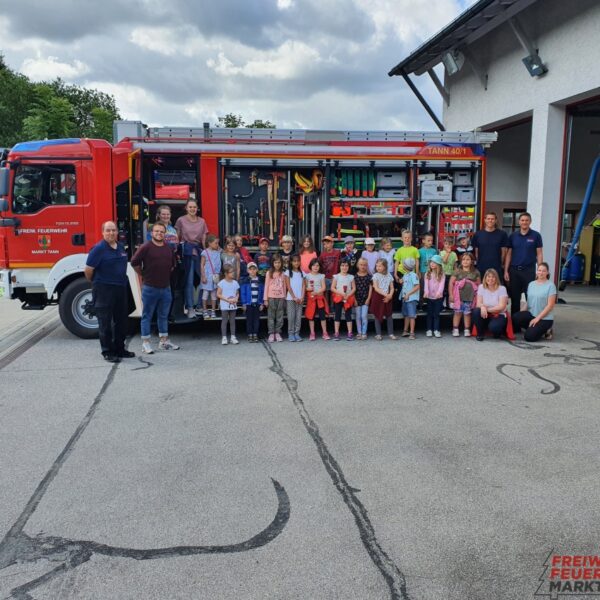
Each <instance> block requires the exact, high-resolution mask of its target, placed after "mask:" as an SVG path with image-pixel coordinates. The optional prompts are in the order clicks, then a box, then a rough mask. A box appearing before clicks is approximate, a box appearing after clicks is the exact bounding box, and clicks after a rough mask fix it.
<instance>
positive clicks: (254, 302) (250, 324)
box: [240, 262, 265, 343]
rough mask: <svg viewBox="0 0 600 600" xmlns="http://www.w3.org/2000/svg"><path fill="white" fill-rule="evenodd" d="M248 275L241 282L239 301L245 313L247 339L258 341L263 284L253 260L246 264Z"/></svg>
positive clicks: (263, 291)
mask: <svg viewBox="0 0 600 600" xmlns="http://www.w3.org/2000/svg"><path fill="white" fill-rule="evenodd" d="M247 269H248V277H247V278H246V280H245V281H244V282H243V283H242V286H241V289H240V297H241V303H242V307H243V310H244V312H245V313H246V334H247V335H248V341H249V342H251V343H253V342H258V332H259V329H260V312H261V311H262V310H263V308H264V305H263V303H262V300H263V294H264V293H265V286H264V284H263V282H262V281H261V280H260V277H259V276H258V266H257V264H256V263H255V262H249V263H248V265H247Z"/></svg>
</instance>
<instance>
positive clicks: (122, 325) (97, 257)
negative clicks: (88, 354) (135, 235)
mask: <svg viewBox="0 0 600 600" xmlns="http://www.w3.org/2000/svg"><path fill="white" fill-rule="evenodd" d="M102 237H103V238H104V239H102V240H101V241H100V242H98V243H97V244H96V245H95V246H94V247H93V248H92V249H91V250H90V253H89V254H88V258H87V261H86V265H85V277H86V279H87V280H88V281H91V282H92V292H93V298H94V310H95V311H96V316H97V317H98V329H99V335H100V348H101V351H102V356H103V357H104V360H107V361H108V362H113V363H115V362H120V360H121V358H133V357H134V356H135V354H134V353H133V352H129V351H128V350H125V335H126V333H127V315H128V310H127V304H128V299H127V252H126V251H125V247H124V246H123V244H120V243H119V242H118V241H117V226H116V224H115V223H113V222H112V221H107V222H106V223H104V225H102Z"/></svg>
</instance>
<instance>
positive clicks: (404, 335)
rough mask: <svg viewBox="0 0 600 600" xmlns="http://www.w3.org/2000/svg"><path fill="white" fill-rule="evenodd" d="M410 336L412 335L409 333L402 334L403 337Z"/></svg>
mask: <svg viewBox="0 0 600 600" xmlns="http://www.w3.org/2000/svg"><path fill="white" fill-rule="evenodd" d="M409 335H410V333H408V331H403V332H402V337H408V336H409Z"/></svg>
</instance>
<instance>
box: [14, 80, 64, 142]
mask: <svg viewBox="0 0 600 600" xmlns="http://www.w3.org/2000/svg"><path fill="white" fill-rule="evenodd" d="M34 87H35V90H34V93H35V99H34V102H33V106H32V107H31V108H30V109H29V111H28V115H27V117H25V119H23V135H24V137H25V139H29V140H31V139H35V140H43V139H52V138H64V137H70V136H73V135H75V122H74V118H73V116H74V110H73V106H72V105H71V103H70V102H69V101H68V100H65V99H64V98H59V97H57V96H56V95H55V94H54V92H53V90H52V88H51V87H50V86H49V85H48V84H45V83H39V84H35V86H34Z"/></svg>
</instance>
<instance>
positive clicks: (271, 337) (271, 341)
mask: <svg viewBox="0 0 600 600" xmlns="http://www.w3.org/2000/svg"><path fill="white" fill-rule="evenodd" d="M274 341H275V334H274V333H272V334H270V335H269V339H268V340H267V342H269V344H272V343H273V342H274Z"/></svg>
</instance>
